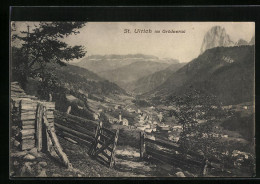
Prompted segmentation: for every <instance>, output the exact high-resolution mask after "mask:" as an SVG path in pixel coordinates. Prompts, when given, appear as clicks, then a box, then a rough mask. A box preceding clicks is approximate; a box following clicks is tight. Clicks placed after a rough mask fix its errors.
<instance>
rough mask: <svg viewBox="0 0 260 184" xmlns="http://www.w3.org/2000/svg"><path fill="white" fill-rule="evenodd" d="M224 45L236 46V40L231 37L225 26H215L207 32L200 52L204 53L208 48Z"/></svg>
mask: <svg viewBox="0 0 260 184" xmlns="http://www.w3.org/2000/svg"><path fill="white" fill-rule="evenodd" d="M222 46H223V47H229V46H234V42H233V41H232V40H231V39H230V36H229V35H228V34H227V33H226V30H225V28H224V27H221V26H214V27H212V28H211V29H210V30H209V31H208V32H207V33H206V34H205V36H204V39H203V42H202V45H201V49H200V53H201V54H202V53H203V52H204V51H205V50H207V49H211V48H214V47H222Z"/></svg>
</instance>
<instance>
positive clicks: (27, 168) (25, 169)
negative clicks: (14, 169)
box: [21, 162, 32, 176]
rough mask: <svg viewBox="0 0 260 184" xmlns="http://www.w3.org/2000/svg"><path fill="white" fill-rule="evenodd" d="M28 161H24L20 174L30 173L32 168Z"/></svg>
mask: <svg viewBox="0 0 260 184" xmlns="http://www.w3.org/2000/svg"><path fill="white" fill-rule="evenodd" d="M31 164H32V163H29V162H25V163H24V165H23V167H22V168H21V176H30V175H32V168H31Z"/></svg>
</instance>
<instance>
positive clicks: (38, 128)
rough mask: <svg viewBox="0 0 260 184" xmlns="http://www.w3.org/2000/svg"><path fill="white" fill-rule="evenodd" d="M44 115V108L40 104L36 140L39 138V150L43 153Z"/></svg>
mask: <svg viewBox="0 0 260 184" xmlns="http://www.w3.org/2000/svg"><path fill="white" fill-rule="evenodd" d="M42 115H43V107H42V105H41V104H39V103H38V108H37V118H36V132H37V133H36V138H37V150H38V151H42Z"/></svg>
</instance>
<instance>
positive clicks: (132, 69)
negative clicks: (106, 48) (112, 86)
mask: <svg viewBox="0 0 260 184" xmlns="http://www.w3.org/2000/svg"><path fill="white" fill-rule="evenodd" d="M169 65H170V64H168V63H159V62H153V61H137V62H134V63H131V64H129V65H126V66H123V67H120V68H117V69H114V70H109V71H105V72H100V73H99V75H100V76H101V77H103V78H105V79H107V80H109V81H112V82H114V83H116V84H117V85H119V86H120V87H121V88H123V89H127V90H129V89H131V88H132V86H131V83H133V82H134V81H136V80H138V79H140V78H142V77H144V76H147V75H150V74H152V73H154V72H157V71H161V70H164V69H166V68H167V67H168V66H169Z"/></svg>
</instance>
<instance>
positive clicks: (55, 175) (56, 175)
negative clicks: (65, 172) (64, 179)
mask: <svg viewBox="0 0 260 184" xmlns="http://www.w3.org/2000/svg"><path fill="white" fill-rule="evenodd" d="M52 177H61V175H60V174H52Z"/></svg>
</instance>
